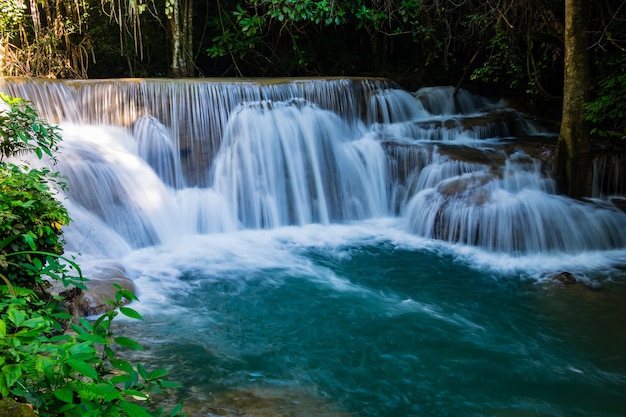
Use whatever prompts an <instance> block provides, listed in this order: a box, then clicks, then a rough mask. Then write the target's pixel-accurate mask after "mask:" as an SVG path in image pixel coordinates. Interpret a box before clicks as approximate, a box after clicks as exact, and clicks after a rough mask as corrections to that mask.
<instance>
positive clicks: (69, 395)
mask: <svg viewBox="0 0 626 417" xmlns="http://www.w3.org/2000/svg"><path fill="white" fill-rule="evenodd" d="M53 393H54V396H55V397H57V398H58V399H59V400H61V401H63V402H64V403H68V404H71V403H72V402H74V390H73V389H72V388H70V387H62V388H57V389H55V390H54V391H53Z"/></svg>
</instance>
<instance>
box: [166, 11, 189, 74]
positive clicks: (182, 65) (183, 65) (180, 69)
mask: <svg viewBox="0 0 626 417" xmlns="http://www.w3.org/2000/svg"><path fill="white" fill-rule="evenodd" d="M171 5H172V14H171V17H170V20H169V23H170V25H169V27H170V31H171V39H172V60H171V62H170V72H171V73H172V76H174V77H190V76H193V52H192V51H193V45H192V42H193V38H192V33H193V21H192V19H193V13H192V11H193V0H171Z"/></svg>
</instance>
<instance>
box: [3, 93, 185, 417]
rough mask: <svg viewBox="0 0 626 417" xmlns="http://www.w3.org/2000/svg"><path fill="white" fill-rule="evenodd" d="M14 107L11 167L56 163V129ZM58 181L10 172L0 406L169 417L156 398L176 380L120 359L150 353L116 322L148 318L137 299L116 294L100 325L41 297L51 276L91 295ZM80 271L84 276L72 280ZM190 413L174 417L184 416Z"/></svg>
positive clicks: (7, 136) (47, 413) (96, 415)
mask: <svg viewBox="0 0 626 417" xmlns="http://www.w3.org/2000/svg"><path fill="white" fill-rule="evenodd" d="M2 98H3V99H4V100H5V101H6V102H7V103H9V104H10V105H11V108H10V111H9V112H8V113H6V112H5V113H6V114H5V113H2V114H1V116H2V118H1V119H0V122H1V123H0V131H1V132H2V135H3V136H2V140H3V142H2V144H3V146H2V148H1V149H2V159H4V158H5V157H8V156H14V155H15V154H18V153H23V152H26V151H31V152H33V153H35V154H36V155H37V156H39V157H40V158H41V157H42V156H43V155H44V154H47V155H50V156H51V157H53V156H54V155H53V151H54V150H56V148H57V141H58V140H59V139H60V137H59V136H58V134H57V133H56V130H55V129H54V128H53V127H51V126H49V125H47V124H46V123H44V122H41V121H39V120H38V119H37V116H36V113H35V112H34V110H32V108H30V106H29V105H28V103H26V102H24V101H22V100H17V99H12V98H10V97H5V96H3V97H2ZM54 178H55V177H54V174H51V173H50V171H49V170H47V169H41V170H36V169H29V168H28V167H19V166H17V165H15V164H10V163H7V162H5V161H3V162H1V163H0V180H1V183H0V187H1V189H0V191H1V193H0V220H2V222H1V223H0V225H1V226H0V237H1V240H0V279H1V280H2V281H3V282H4V284H5V285H3V286H0V293H1V294H2V298H0V371H2V372H1V373H0V398H14V399H17V400H19V401H20V402H27V403H29V404H31V405H32V406H33V407H34V409H35V410H36V411H37V415H39V416H43V417H54V416H64V417H74V416H76V417H83V416H89V417H105V416H120V417H123V416H128V417H146V416H162V415H164V411H163V409H157V410H155V411H152V412H150V411H149V409H148V407H147V405H139V403H138V402H144V401H148V402H147V403H145V404H150V403H149V399H150V395H151V394H154V393H162V392H164V390H165V389H168V388H175V387H178V386H179V385H178V384H176V383H173V382H169V381H167V380H165V379H164V377H165V376H166V375H167V371H166V370H163V369H157V370H154V371H148V370H147V369H146V368H145V367H144V366H143V365H141V364H137V365H133V364H131V363H130V362H128V361H126V360H124V359H122V357H121V356H120V355H119V353H118V351H119V350H120V349H122V348H126V349H135V350H137V349H142V347H141V345H139V344H138V343H137V342H135V341H134V340H132V339H130V338H127V337H124V336H117V335H116V334H115V333H114V329H113V326H112V321H113V319H114V318H115V317H116V316H117V315H118V314H120V313H121V314H123V315H125V316H127V317H130V318H133V319H141V318H142V317H141V315H140V314H139V313H138V312H137V311H135V310H134V309H132V308H129V307H126V306H125V304H126V303H127V302H129V301H132V300H137V298H136V296H135V295H134V294H133V293H131V292H129V291H127V290H124V289H123V288H122V287H121V286H119V285H116V288H117V293H116V296H115V300H110V301H109V303H110V304H111V308H112V309H111V310H109V311H107V312H106V313H104V314H103V315H102V316H100V317H99V318H98V319H97V320H95V321H94V322H90V321H88V320H86V319H84V318H81V319H80V320H79V321H78V322H77V323H71V324H70V326H71V328H72V331H73V333H71V334H70V333H65V332H64V330H65V327H64V326H65V325H66V323H67V321H68V320H70V319H72V318H73V317H72V315H70V314H68V313H67V312H65V311H64V309H63V307H62V305H63V299H62V298H61V297H58V296H57V297H51V296H49V295H48V294H46V293H44V296H39V295H37V293H35V292H34V291H33V289H32V288H24V287H21V286H18V285H22V284H26V285H28V286H29V287H33V286H34V284H35V283H40V282H42V278H43V277H48V278H52V279H56V280H60V281H62V282H63V283H64V284H65V285H67V284H74V285H76V286H79V287H84V285H83V278H82V273H81V270H80V267H79V266H78V265H77V264H76V263H75V262H74V261H72V260H70V259H67V258H63V257H62V256H60V255H59V254H60V253H62V252H63V246H62V241H60V240H59V236H60V231H61V225H62V224H66V223H67V222H68V221H69V218H68V216H67V212H66V211H65V209H64V207H63V206H62V205H61V204H60V203H59V202H57V201H56V200H55V198H54V195H53V193H52V192H51V190H50V189H49V188H48V187H49V185H50V183H51V181H52V182H54ZM72 272H75V273H77V274H78V276H77V277H73V276H71V275H70V274H71V273H72ZM181 411H182V408H181V406H180V405H178V406H176V407H174V409H173V410H171V412H170V413H169V414H168V415H169V416H170V417H173V416H177V415H181Z"/></svg>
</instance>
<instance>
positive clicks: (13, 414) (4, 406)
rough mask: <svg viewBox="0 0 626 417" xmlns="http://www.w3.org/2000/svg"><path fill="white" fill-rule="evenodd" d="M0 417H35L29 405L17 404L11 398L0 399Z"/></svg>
mask: <svg viewBox="0 0 626 417" xmlns="http://www.w3.org/2000/svg"><path fill="white" fill-rule="evenodd" d="M0 417H37V414H35V410H33V409H32V407H31V406H30V405H29V404H24V403H18V402H17V401H15V400H13V399H11V398H2V399H0Z"/></svg>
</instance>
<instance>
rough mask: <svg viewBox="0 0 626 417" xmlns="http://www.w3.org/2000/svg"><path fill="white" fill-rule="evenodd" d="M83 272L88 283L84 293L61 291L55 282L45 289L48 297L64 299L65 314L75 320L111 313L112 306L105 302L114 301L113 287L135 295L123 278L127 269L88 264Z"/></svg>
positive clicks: (108, 263) (106, 263)
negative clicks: (76, 318)
mask: <svg viewBox="0 0 626 417" xmlns="http://www.w3.org/2000/svg"><path fill="white" fill-rule="evenodd" d="M82 272H83V275H84V276H85V278H88V279H89V281H87V282H86V283H85V285H86V286H87V290H86V291H84V290H82V289H80V288H77V287H74V286H68V287H64V286H63V284H62V283H60V282H57V281H55V282H52V283H51V286H50V288H49V289H48V292H49V293H50V294H52V295H61V296H62V297H63V298H64V299H65V306H66V308H67V310H68V312H69V313H71V314H73V315H74V316H75V317H85V316H92V315H97V314H102V313H104V312H105V311H108V310H111V309H112V308H113V306H112V305H110V304H107V303H105V300H115V294H116V293H117V288H116V287H115V286H114V284H118V285H119V286H121V287H122V288H123V289H125V290H127V291H130V292H132V293H135V285H134V283H133V281H132V280H131V279H130V278H128V276H127V275H126V269H125V268H124V266H123V265H121V264H119V263H117V262H115V261H113V260H110V259H100V260H97V261H91V262H89V263H87V264H86V265H85V266H84V267H83V268H82Z"/></svg>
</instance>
